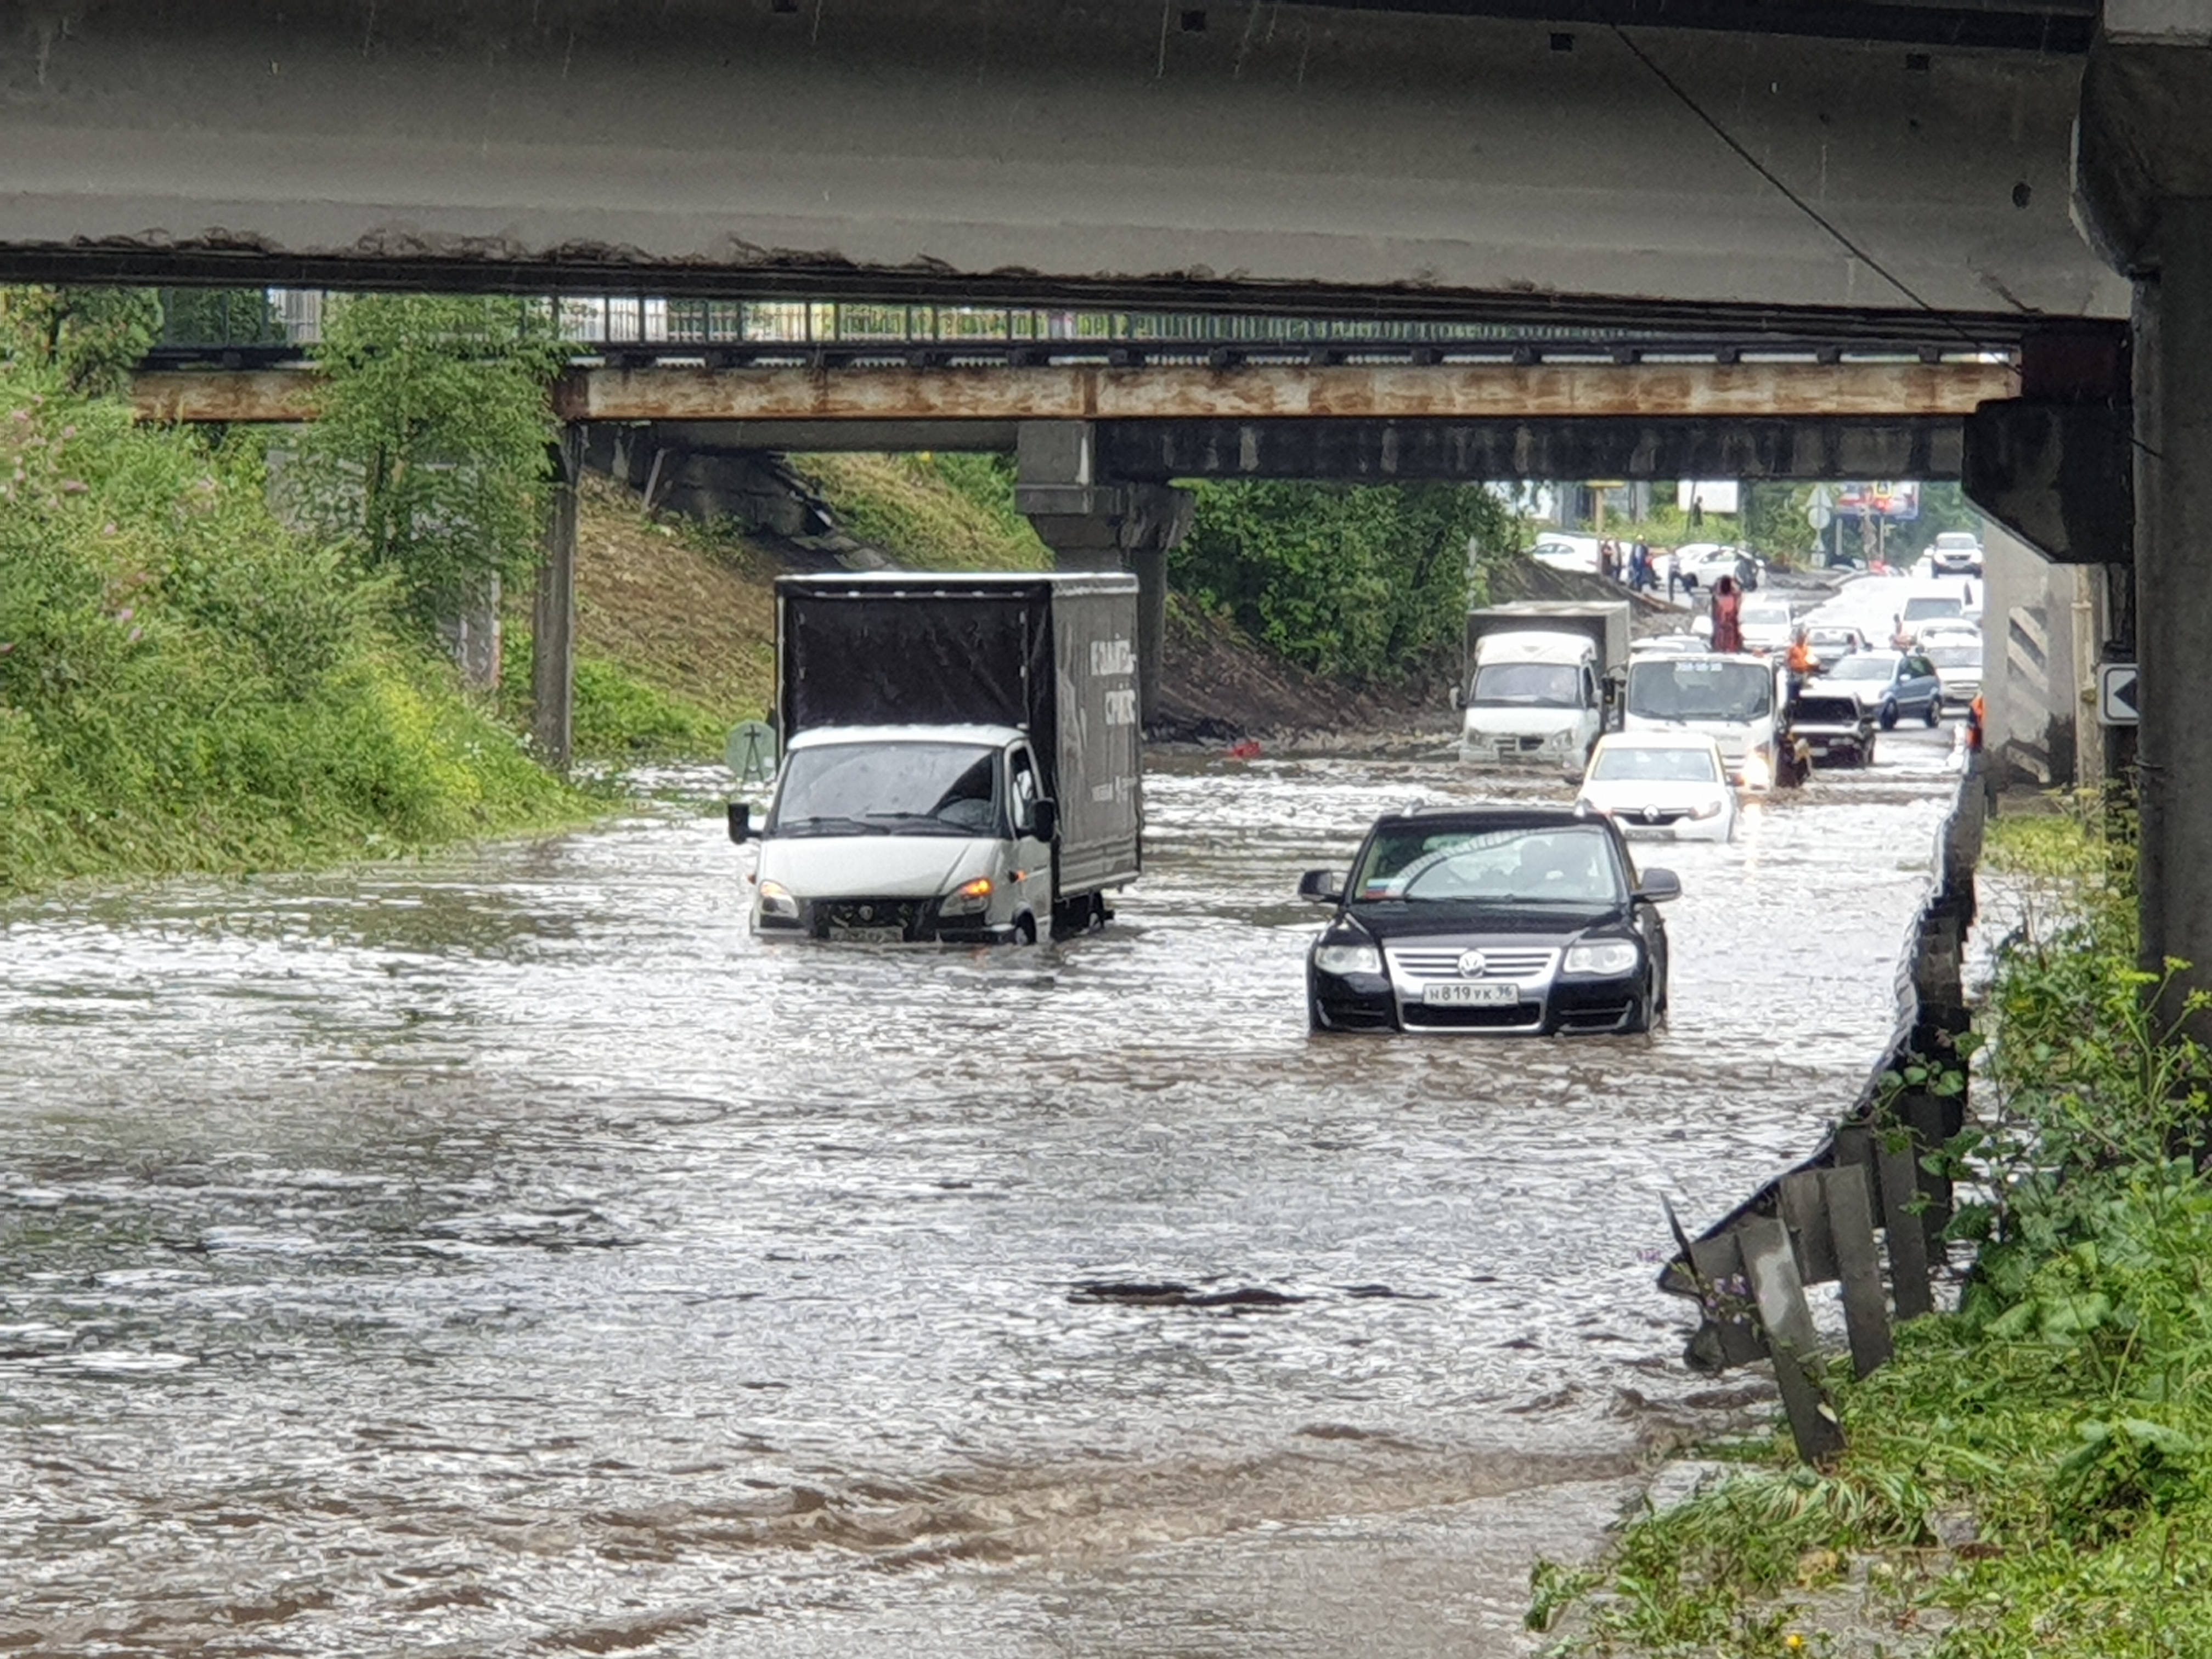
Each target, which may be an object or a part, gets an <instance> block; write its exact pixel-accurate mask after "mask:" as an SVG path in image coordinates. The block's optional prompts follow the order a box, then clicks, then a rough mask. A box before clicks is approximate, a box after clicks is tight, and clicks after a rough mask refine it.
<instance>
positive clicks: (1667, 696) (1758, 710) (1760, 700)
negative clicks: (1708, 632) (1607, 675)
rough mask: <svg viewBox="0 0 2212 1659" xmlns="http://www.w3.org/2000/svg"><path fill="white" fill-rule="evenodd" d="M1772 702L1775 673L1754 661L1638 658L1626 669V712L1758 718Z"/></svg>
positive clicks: (1700, 717)
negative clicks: (1647, 659)
mask: <svg viewBox="0 0 2212 1659" xmlns="http://www.w3.org/2000/svg"><path fill="white" fill-rule="evenodd" d="M1773 707H1774V677H1773V676H1772V675H1771V673H1770V672H1769V671H1767V670H1766V669H1765V667H1764V666H1762V665H1759V664H1758V663H1755V662H1722V661H1714V660H1705V661H1699V660H1696V659H1689V660H1686V661H1681V662H1640V663H1636V664H1633V665H1631V667H1630V668H1629V671H1628V712H1629V713H1630V714H1634V715H1637V716H1638V717H1639V718H1640V719H1644V720H1725V721H1728V722H1729V723H1730V724H1741V723H1742V722H1744V721H1746V720H1758V719H1759V718H1760V717H1761V716H1762V715H1764V714H1766V713H1767V711H1768V710H1769V709H1771V708H1773Z"/></svg>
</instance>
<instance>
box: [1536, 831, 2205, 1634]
mask: <svg viewBox="0 0 2212 1659" xmlns="http://www.w3.org/2000/svg"><path fill="white" fill-rule="evenodd" d="M2116 846H2117V848H2118V850H2115V848H2114V847H2113V846H2108V845H2107V844H2106V842H2103V841H2101V840H2099V839H2097V838H2096V837H2095V836H2093V835H2090V834H2086V833H2084V830H2083V827H2082V825H2081V823H2080V822H2079V821H2078V820H2069V819H2066V818H2051V817H2044V818H2029V819H2002V818H2001V819H1999V820H1998V821H1997V822H1996V824H1994V825H1993V826H1992V830H1991V835H1990V846H1989V854H1988V865H1987V867H1988V868H1989V869H1990V871H1991V872H1994V873H1996V875H1998V876H1999V877H2001V878H2003V879H2004V880H2006V881H2008V883H2010V884H2013V888H2014V891H2015V895H2020V896H2025V898H2026V900H2027V902H2025V903H2023V904H2022V905H2021V912H2022V929H2021V933H2020V934H2019V935H2018V937H2017V938H2016V939H2015V941H2014V942H2013V943H2011V944H2010V945H2008V946H2007V948H2006V949H2005V951H2003V953H2002V958H2001V961H2000V963H1999V969H1998V973H1997V976H1996V981H1995V983H1994V984H1993V985H1992V987H1991V988H1990V994H1989V996H1988V998H1987V1001H1986V1004H1985V1006H1984V1008H1983V1010H1982V1011H1981V1015H1980V1019H1979V1022H1978V1024H1979V1027H1980V1031H1981V1034H1982V1037H1983V1039H1984V1042H1985V1044H1986V1046H1985V1047H1984V1049H1983V1051H1982V1052H1981V1053H1980V1054H1978V1056H1977V1058H1976V1060H1975V1074H1974V1091H1973V1095H1972V1105H1973V1108H1974V1110H1973V1118H1974V1124H1975V1127H1974V1128H1973V1129H1972V1131H1970V1133H1971V1135H1972V1137H1973V1139H1972V1143H1971V1144H1970V1145H1962V1146H1959V1147H1957V1148H1955V1149H1954V1151H1956V1152H1960V1153H1963V1154H1966V1155H1968V1156H1970V1157H1971V1158H1972V1160H1973V1162H1974V1164H1975V1166H1976V1167H1978V1170H1980V1172H1981V1175H1982V1178H1983V1182H1984V1186H1983V1201H1981V1202H1978V1203H1974V1204H1963V1205H1962V1206H1961V1208H1960V1218H1959V1221H1958V1223H1957V1224H1956V1233H1957V1236H1960V1237H1966V1238H1968V1239H1972V1240H1973V1241H1975V1242H1976V1243H1977V1244H1978V1259H1977V1266H1976V1268H1975V1272H1974V1274H1973V1277H1972V1280H1971V1282H1970V1284H1969V1285H1968V1288H1967V1290H1966V1293H1965V1295H1964V1296H1963V1297H1962V1299H1961V1305H1960V1310H1959V1311H1958V1312H1957V1313H1955V1314H1952V1315H1947V1316H1938V1317H1935V1318H1930V1319H1924V1320H1921V1321H1919V1322H1916V1323H1914V1324H1912V1325H1910V1326H1907V1327H1905V1328H1903V1329H1901V1330H1900V1331H1899V1337H1898V1353H1897V1358H1896V1359H1895V1361H1894V1362H1893V1364H1890V1365H1888V1366H1886V1367H1885V1368H1883V1369H1882V1370H1880V1371H1878V1372H1876V1373H1875V1375H1874V1376H1871V1377H1869V1379H1867V1380H1866V1381H1865V1382H1863V1383H1854V1382H1852V1381H1851V1380H1850V1376H1849V1375H1848V1370H1847V1368H1845V1367H1843V1366H1840V1365H1839V1366H1838V1367H1836V1368H1834V1369H1833V1370H1832V1371H1831V1374H1830V1376H1829V1378H1828V1382H1829V1386H1830V1389H1831V1390H1832V1395H1833V1396H1834V1398H1835V1400H1836V1402H1837V1405H1838V1411H1839V1414H1840V1416H1841V1419H1842V1422H1843V1425H1844V1431H1845V1434H1846V1436H1847V1437H1848V1440H1849V1449H1847V1450H1846V1451H1845V1452H1844V1454H1843V1455H1842V1456H1841V1457H1840V1458H1838V1460H1837V1462H1836V1463H1835V1465H1834V1467H1833V1468H1829V1469H1826V1470H1824V1471H1819V1472H1814V1471H1810V1470H1805V1469H1802V1468H1797V1467H1796V1464H1795V1460H1794V1456H1793V1455H1792V1454H1791V1452H1790V1448H1789V1444H1788V1442H1787V1440H1786V1438H1784V1437H1780V1436H1778V1437H1776V1438H1774V1439H1773V1440H1771V1441H1769V1442H1762V1443H1758V1444H1754V1445H1751V1446H1744V1447H1735V1448H1732V1449H1725V1451H1724V1453H1723V1455H1727V1456H1729V1457H1732V1458H1736V1459H1741V1461H1742V1462H1745V1463H1746V1464H1747V1466H1748V1467H1746V1468H1741V1470H1740V1471H1738V1472H1735V1473H1734V1474H1731V1475H1729V1477H1728V1478H1726V1479H1724V1480H1719V1481H1717V1482H1712V1483H1708V1485H1707V1486H1706V1487H1705V1489H1704V1490H1703V1491H1701V1492H1699V1494H1698V1495H1697V1496H1696V1497H1694V1498H1692V1499H1691V1500H1690V1501H1689V1502H1687V1503H1686V1504H1681V1505H1680V1506H1678V1507H1676V1508H1674V1509H1672V1510H1668V1511H1666V1512H1664V1513H1662V1514H1659V1515H1656V1516H1646V1517H1644V1518H1643V1519H1640V1520H1638V1521H1636V1522H1632V1524H1630V1525H1628V1526H1627V1527H1626V1528H1625V1529H1624V1531H1623V1532H1622V1534H1620V1538H1619V1540H1618V1541H1617V1547H1616V1549H1615V1551H1614V1552H1613V1556H1612V1558H1611V1559H1609V1560H1608V1561H1607V1562H1606V1563H1605V1564H1603V1565H1601V1567H1599V1568H1598V1569H1596V1570H1595V1571H1589V1572H1578V1571H1570V1570H1565V1569H1560V1568H1558V1567H1554V1566H1549V1565H1547V1566H1543V1567H1540V1568H1539V1569H1538V1571H1537V1575H1536V1578H1535V1586H1534V1588H1535V1591H1536V1607H1535V1609H1534V1611H1533V1612H1532V1614H1531V1622H1532V1624H1534V1625H1536V1626H1539V1627H1542V1626H1545V1625H1547V1624H1548V1623H1550V1622H1552V1621H1553V1619H1554V1618H1555V1617H1557V1616H1558V1615H1559V1614H1560V1613H1561V1612H1562V1611H1563V1609H1564V1610H1565V1618H1564V1620H1562V1621H1561V1628H1562V1629H1563V1630H1564V1631H1565V1632H1567V1634H1566V1636H1565V1643H1564V1647H1565V1650H1566V1651H1571V1652H1578V1653H1600V1654H1636V1655H1652V1656H1662V1655H1683V1656H1687V1655H1692V1654H1695V1655H1699V1656H1752V1655H1772V1654H1781V1653H1790V1652H1808V1653H1816V1654H1837V1655H1842V1654H1852V1655H1874V1654H1890V1655H1899V1654H1907V1653H1912V1654H1923V1653H1924V1654H1929V1655H1933V1656H1969V1655H1971V1656H1991V1659H1998V1656H2002V1659H2014V1656H2018V1659H2027V1656H2030V1655H2047V1654H2063V1655H2067V1656H2072V1659H2123V1656H2126V1659H2153V1656H2173V1655H2197V1654H2206V1653H2212V1182H2207V1180H2206V1178H2205V1177H2204V1176H2203V1175H2202V1174H2201V1173H2199V1172H2198V1171H2197V1169H2196V1168H2195V1167H2194V1165H2193V1164H2192V1163H2191V1161H2190V1160H2188V1159H2187V1158H2182V1159H2179V1160H2176V1159H2174V1158H2171V1157H2169V1153H2168V1149H2169V1148H2170V1147H2172V1146H2189V1145H2195V1146H2202V1145H2203V1144H2204V1142H2203V1132H2204V1124H2203V1116H2204V1106H2205V1101H2204V1095H2203V1076H2204V1070H2203V1055H2202V1054H2199V1053H2198V1052H2197V1050H2196V1049H2194V1048H2192V1047H2191V1046H2190V1045H2188V1044H2186V1043H2184V1042H2177V1041H2172V1040H2169V1039H2168V1034H2167V1033H2166V1031H2165V1030H2163V1029H2162V1028H2160V1027H2159V1026H2157V1025H2156V1024H2154V1023H2153V1022H2152V1021H2151V1020H2150V1019H2148V1018H2147V1017H2146V1015H2145V1014H2144V1013H2143V1012H2142V992H2143V991H2144V989H2145V988H2146V984H2147V981H2145V980H2144V979H2143V977H2142V975H2139V974H2137V973H2136V969H2135V945H2136V932H2135V919H2134V900H2133V896H2132V891H2131V885H2130V869H2129V866H2128V863H2127V855H2126V853H2125V838H2124V836H2122V837H2120V838H2118V841H2117V842H2116ZM1962 1174H1963V1172H1962ZM1961 1193H1962V1196H1964V1195H1965V1194H1966V1188H1963V1187H1962V1188H1961Z"/></svg>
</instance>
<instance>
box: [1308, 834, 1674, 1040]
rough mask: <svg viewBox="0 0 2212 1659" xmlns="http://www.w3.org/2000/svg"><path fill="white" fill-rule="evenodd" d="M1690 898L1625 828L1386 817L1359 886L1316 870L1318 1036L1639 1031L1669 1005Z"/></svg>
mask: <svg viewBox="0 0 2212 1659" xmlns="http://www.w3.org/2000/svg"><path fill="white" fill-rule="evenodd" d="M1681 890H1682V887H1681V884H1680V882H1679V881H1677V880H1676V879H1675V878H1674V873H1673V872H1671V871H1667V870H1644V871H1642V872H1639V871H1638V869H1637V867H1636V865H1635V862H1634V860H1632V859H1631V858H1630V857H1629V854H1628V848H1627V845H1626V842H1623V841H1622V839H1621V835H1620V829H1618V828H1616V827H1615V826H1614V824H1613V823H1612V822H1611V821H1610V820H1609V819H1607V818H1605V817H1600V816H1599V815H1598V814H1596V813H1594V812H1589V811H1568V810H1566V809H1565V808H1562V807H1529V806H1497V807H1417V808H1414V809H1413V810H1412V811H1404V812H1391V813H1386V814H1385V815H1384V816H1383V817H1381V818H1379V819H1377V820H1376V823H1375V825H1374V827H1373V828H1372V829H1370V830H1369V831H1368V832H1367V837H1366V839H1365V840H1364V841H1363V842H1361V843H1360V847H1359V851H1358V854H1355V855H1354V857H1353V859H1352V869H1351V872H1350V873H1349V875H1346V873H1345V872H1342V871H1336V870H1309V871H1308V872H1306V874H1305V876H1304V879H1303V880H1301V881H1300V882H1299V883H1298V895H1299V896H1300V897H1302V898H1305V899H1309V900H1311V901H1313V902H1316V903H1321V904H1329V905H1333V906H1334V907H1335V911H1334V915H1332V916H1331V917H1330V918H1329V921H1328V925H1327V926H1326V927H1323V928H1322V932H1321V934H1320V936H1319V937H1318V938H1317V939H1315V940H1314V942H1313V944H1312V945H1311V946H1310V948H1309V949H1308V951H1307V953H1306V1011H1307V1016H1308V1018H1309V1019H1310V1022H1311V1024H1312V1027H1313V1029H1314V1030H1316V1031H1406V1032H1414V1033H1453V1032H1457V1033H1480V1032H1485V1031H1488V1032H1496V1033H1500V1034H1504V1033H1515V1034H1522V1035H1527V1036H1546V1035H1549V1034H1551V1033H1553V1032H1560V1033H1565V1032H1622V1033H1626V1032H1632V1031H1644V1030H1650V1027H1651V1024H1652V1023H1653V1022H1654V1021H1655V1020H1656V1019H1657V1018H1659V1017H1660V1016H1661V1015H1662V1014H1663V1013H1665V1012H1666V1009H1667V928H1666V925H1665V923H1664V922H1662V921H1661V920H1660V916H1659V909H1658V907H1659V906H1660V905H1662V904H1663V903H1665V902H1667V901H1668V900H1669V899H1672V898H1674V897H1676V896H1678V895H1680V892H1681Z"/></svg>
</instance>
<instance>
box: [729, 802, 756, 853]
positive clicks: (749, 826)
mask: <svg viewBox="0 0 2212 1659" xmlns="http://www.w3.org/2000/svg"><path fill="white" fill-rule="evenodd" d="M752 838H753V809H752V806H751V805H750V803H748V802H745V801H741V800H733V801H732V802H731V803H730V839H731V840H732V841H733V842H737V843H738V845H739V846H740V847H742V846H744V844H745V842H749V841H750V840H751V839H752Z"/></svg>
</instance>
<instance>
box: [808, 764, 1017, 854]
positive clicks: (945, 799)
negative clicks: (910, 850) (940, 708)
mask: <svg viewBox="0 0 2212 1659" xmlns="http://www.w3.org/2000/svg"><path fill="white" fill-rule="evenodd" d="M998 760H999V751H998V750H995V749H990V748H985V747H983V746H981V745H979V744H965V743H834V744H823V745H822V746H821V747H820V748H818V749H794V750H792V751H791V753H790V755H789V756H788V757H787V758H786V759H785V761H784V763H783V784H782V787H781V789H780V790H779V791H778V792H777V795H776V805H775V820H774V822H772V823H769V826H768V833H769V834H770V835H775V836H851V835H933V836H976V835H987V834H989V833H990V832H991V831H992V830H993V829H994V828H995V827H996V826H997V824H998V822H999V790H998V776H999V765H998Z"/></svg>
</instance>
